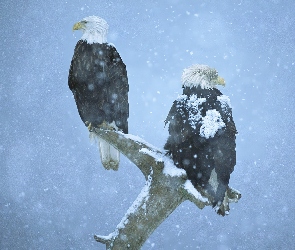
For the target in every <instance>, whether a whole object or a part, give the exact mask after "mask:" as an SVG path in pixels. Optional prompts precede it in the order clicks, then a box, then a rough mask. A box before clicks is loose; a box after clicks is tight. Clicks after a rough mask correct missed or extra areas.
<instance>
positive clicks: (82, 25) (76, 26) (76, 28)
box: [73, 22, 85, 31]
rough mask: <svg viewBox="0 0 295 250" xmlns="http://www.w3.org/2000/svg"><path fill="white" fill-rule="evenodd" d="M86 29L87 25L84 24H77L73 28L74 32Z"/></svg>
mask: <svg viewBox="0 0 295 250" xmlns="http://www.w3.org/2000/svg"><path fill="white" fill-rule="evenodd" d="M84 28H85V24H84V23H82V22H78V23H75V24H74V26H73V31H75V30H81V29H84Z"/></svg>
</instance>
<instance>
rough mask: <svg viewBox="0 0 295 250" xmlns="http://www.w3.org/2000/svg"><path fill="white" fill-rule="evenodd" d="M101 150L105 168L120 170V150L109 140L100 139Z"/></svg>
mask: <svg viewBox="0 0 295 250" xmlns="http://www.w3.org/2000/svg"><path fill="white" fill-rule="evenodd" d="M98 143H99V146H98V148H99V152H100V159H101V163H102V165H103V166H104V167H105V169H108V170H109V169H113V170H118V168H119V162H120V152H119V151H118V150H117V149H115V148H114V147H113V146H112V145H111V144H109V143H108V142H106V141H104V140H102V139H99V142H98Z"/></svg>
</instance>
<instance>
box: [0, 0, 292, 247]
mask: <svg viewBox="0 0 295 250" xmlns="http://www.w3.org/2000/svg"><path fill="white" fill-rule="evenodd" d="M294 11H295V2H294V1H291V0H289V1H287V0H286V1H283V0H268V1H267V0H224V1H213V0H209V1H196V0H194V1H181V0H163V1H131V0H124V1H123V0H118V1H110V0H109V1H107V0H101V1H93V0H86V1H78V0H73V1H56V0H52V1H37V0H27V1H16V0H10V1H8V0H4V1H1V3H0V20H1V26H0V37H1V46H0V55H1V61H0V79H1V81H0V91H1V92H0V126H1V130H0V162H1V168H0V248H1V249H104V247H103V245H100V244H99V243H97V242H95V241H94V240H93V235H94V234H101V235H107V234H109V233H111V232H112V231H113V230H114V229H115V227H116V225H117V224H118V223H119V222H120V220H121V218H122V217H123V215H124V214H125V212H126V211H127V209H128V207H129V206H130V205H131V204H132V202H133V200H134V199H135V198H136V197H137V195H138V194H139V192H140V190H141V188H142V187H143V185H144V182H145V180H144V177H143V176H142V174H141V172H140V171H139V170H138V169H137V168H136V167H135V166H134V165H133V164H131V163H130V162H129V160H128V159H126V158H125V157H122V159H121V165H120V169H119V171H118V172H108V171H105V170H104V169H103V167H102V165H101V163H100V159H99V154H98V150H97V148H96V146H95V145H92V144H91V143H90V141H89V139H88V131H87V128H86V127H85V126H84V125H83V123H82V121H81V120H80V117H79V115H78V112H77V109H76V105H75V101H74V99H73V97H72V93H71V92H70V90H69V89H68V85H67V77H68V70H69V65H70V61H71V58H72V55H73V51H74V47H75V44H76V42H77V41H78V40H79V39H80V37H81V33H80V32H75V33H73V32H72V26H73V24H74V23H75V22H77V21H79V20H81V19H82V18H84V17H86V16H89V15H98V16H100V17H102V18H104V19H105V20H107V22H108V23H109V26H110V29H109V36H108V41H109V42H111V43H113V44H115V46H116V48H117V50H118V51H119V53H120V55H121V57H122V59H123V61H124V62H125V64H126V65H127V71H128V78H129V84H130V92H129V100H130V118H129V132H130V133H131V134H134V135H137V136H140V137H142V138H143V139H145V140H146V141H148V142H150V143H152V144H154V145H155V146H157V147H159V148H162V147H163V145H164V144H165V141H166V139H167V136H168V132H167V128H164V120H165V118H166V116H167V114H168V112H169V109H170V107H171V105H172V102H173V101H174V100H175V98H176V97H177V95H178V94H180V93H181V92H182V89H181V81H180V77H181V73H182V70H183V69H184V68H186V67H188V66H190V65H192V64H196V63H199V64H207V65H209V66H211V67H214V68H216V69H217V70H218V71H219V75H221V76H222V77H224V78H225V80H226V83H227V86H226V87H225V88H222V87H221V88H220V90H221V91H222V92H223V94H226V95H228V96H229V97H230V99H231V103H232V107H233V117H234V120H235V122H236V126H237V129H238V131H239V135H238V137H237V165H236V168H235V171H234V173H233V174H232V176H231V179H230V185H231V186H232V187H234V188H236V189H238V190H240V191H241V193H242V199H241V200H240V201H239V203H237V204H233V205H232V206H231V211H230V215H229V216H227V217H225V218H222V217H220V216H218V215H216V214H215V212H214V211H213V210H212V209H211V208H210V207H208V208H205V209H203V210H199V209H198V208H197V207H195V206H194V205H193V204H191V203H190V202H185V203H183V204H182V205H181V206H180V207H178V208H177V209H176V210H175V211H174V213H172V214H171V215H170V217H169V218H168V219H167V220H166V221H164V222H163V223H162V224H161V225H160V227H159V228H158V229H157V230H156V231H155V232H154V233H153V234H152V235H151V237H150V238H149V240H148V241H147V242H146V243H145V245H144V246H143V249H145V250H147V249H165V250H166V249H177V250H178V249H217V250H226V249H290V246H294V245H295V229H294V228H295V227H294V221H295V211H294V210H295V209H294V205H292V201H293V197H294V192H295V187H294V178H295V168H294V143H295V138H294V136H295V133H294V125H295V124H294V118H293V115H292V114H293V113H294V108H295V102H294V95H293V93H294V90H295V88H294V73H295V70H294V67H295V52H294V51H295V48H294V44H295V30H294V26H295V18H294Z"/></svg>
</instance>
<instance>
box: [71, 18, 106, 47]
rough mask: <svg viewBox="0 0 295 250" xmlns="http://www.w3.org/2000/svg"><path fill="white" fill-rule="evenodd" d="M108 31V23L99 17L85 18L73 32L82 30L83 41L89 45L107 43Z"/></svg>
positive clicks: (77, 24)
mask: <svg viewBox="0 0 295 250" xmlns="http://www.w3.org/2000/svg"><path fill="white" fill-rule="evenodd" d="M108 29H109V25H108V23H107V22H106V21H105V20H104V19H102V18H100V17H98V16H89V17H85V18H83V19H82V20H81V21H80V22H78V23H75V24H74V26H73V31H74V30H82V32H83V35H82V38H81V40H85V41H86V42H87V43H89V44H92V43H106V42H107V33H108Z"/></svg>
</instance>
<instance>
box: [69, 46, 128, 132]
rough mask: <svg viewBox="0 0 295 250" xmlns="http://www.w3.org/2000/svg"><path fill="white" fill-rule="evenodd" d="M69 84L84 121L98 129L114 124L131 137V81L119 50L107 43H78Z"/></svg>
mask: <svg viewBox="0 0 295 250" xmlns="http://www.w3.org/2000/svg"><path fill="white" fill-rule="evenodd" d="M68 84H69V87H70V89H71V90H72V92H73V94H74V98H75V101H76V104H77V108H78V112H79V115H80V117H81V119H82V121H83V122H84V123H85V122H91V124H92V125H94V126H98V125H100V124H102V122H103V121H105V122H107V123H112V122H115V124H116V126H117V127H118V128H119V129H120V130H121V131H123V132H124V133H128V121H127V120H128V117H129V104H128V91H129V86H128V79H127V71H126V66H125V64H124V63H123V61H122V59H121V57H120V55H119V53H118V52H117V50H116V48H115V47H113V46H112V45H109V44H107V43H103V44H99V43H93V44H88V43H87V42H86V41H82V40H80V41H78V43H77V45H76V47H75V53H74V56H73V59H72V62H71V67H70V71H69V79H68Z"/></svg>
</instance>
